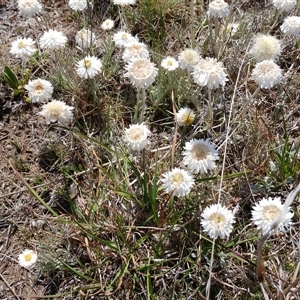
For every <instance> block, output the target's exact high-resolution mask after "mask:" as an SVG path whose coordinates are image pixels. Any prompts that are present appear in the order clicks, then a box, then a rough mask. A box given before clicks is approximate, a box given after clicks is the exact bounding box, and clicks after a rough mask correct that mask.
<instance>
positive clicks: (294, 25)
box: [280, 16, 300, 36]
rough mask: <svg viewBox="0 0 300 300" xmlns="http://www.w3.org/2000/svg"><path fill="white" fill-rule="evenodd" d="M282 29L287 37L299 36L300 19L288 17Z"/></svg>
mask: <svg viewBox="0 0 300 300" xmlns="http://www.w3.org/2000/svg"><path fill="white" fill-rule="evenodd" d="M280 29H281V31H282V32H283V33H284V34H286V35H295V36H298V35H299V34H300V17H297V16H291V17H286V18H285V19H284V21H283V24H282V25H281V26H280Z"/></svg>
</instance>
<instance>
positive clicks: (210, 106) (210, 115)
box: [207, 89, 214, 129]
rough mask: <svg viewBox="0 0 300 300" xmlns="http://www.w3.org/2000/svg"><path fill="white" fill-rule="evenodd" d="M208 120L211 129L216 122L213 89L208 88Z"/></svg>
mask: <svg viewBox="0 0 300 300" xmlns="http://www.w3.org/2000/svg"><path fill="white" fill-rule="evenodd" d="M207 122H208V126H209V129H211V128H212V126H213V122H214V116H213V104H212V95H211V89H208V101H207Z"/></svg>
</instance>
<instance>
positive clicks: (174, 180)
mask: <svg viewBox="0 0 300 300" xmlns="http://www.w3.org/2000/svg"><path fill="white" fill-rule="evenodd" d="M183 181H184V177H183V175H182V174H181V173H177V174H174V175H173V176H172V180H171V182H172V183H175V184H177V185H179V184H181V183H182V182H183Z"/></svg>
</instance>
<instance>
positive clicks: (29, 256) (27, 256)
mask: <svg viewBox="0 0 300 300" xmlns="http://www.w3.org/2000/svg"><path fill="white" fill-rule="evenodd" d="M24 259H25V261H27V262H28V261H31V259H32V255H31V254H30V253H27V254H25V255H24Z"/></svg>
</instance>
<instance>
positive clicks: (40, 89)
mask: <svg viewBox="0 0 300 300" xmlns="http://www.w3.org/2000/svg"><path fill="white" fill-rule="evenodd" d="M35 90H36V91H43V90H44V87H43V86H42V85H41V84H38V85H37V86H36V87H35Z"/></svg>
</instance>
